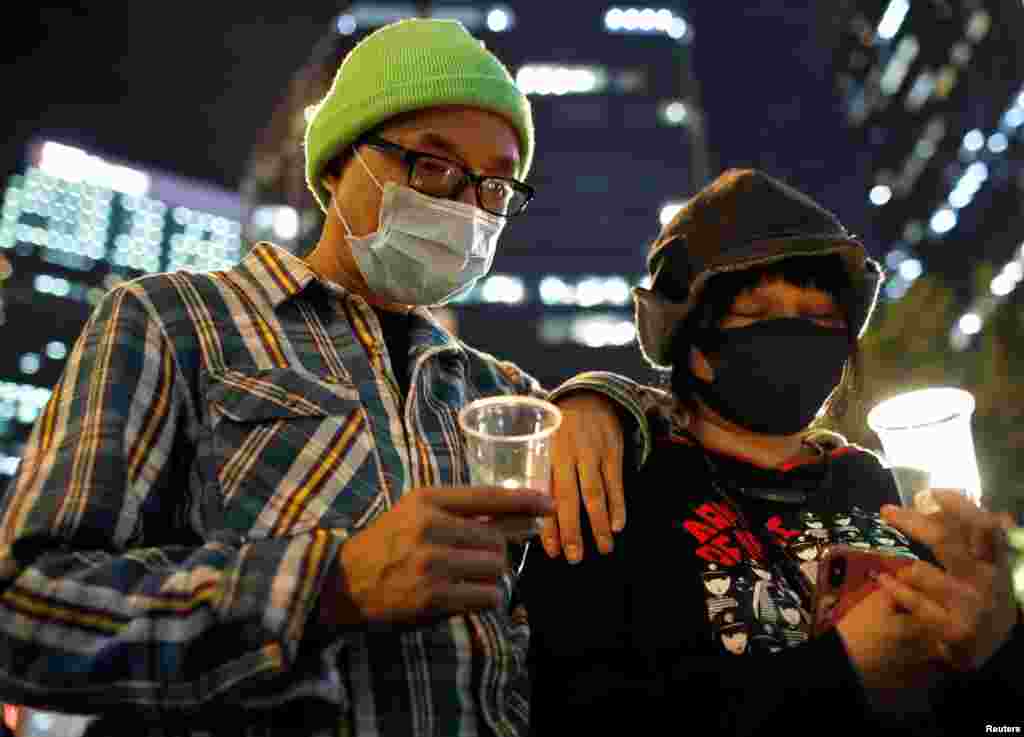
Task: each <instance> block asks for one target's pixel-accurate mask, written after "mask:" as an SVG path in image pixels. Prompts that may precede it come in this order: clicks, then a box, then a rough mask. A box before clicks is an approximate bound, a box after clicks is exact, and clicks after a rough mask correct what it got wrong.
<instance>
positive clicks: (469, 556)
mask: <svg viewBox="0 0 1024 737" xmlns="http://www.w3.org/2000/svg"><path fill="white" fill-rule="evenodd" d="M507 571H508V561H507V560H506V559H505V556H504V555H498V554H495V553H489V552H483V551H475V550H474V551H470V550H459V549H454V548H449V549H447V550H444V549H442V551H440V552H439V554H438V555H437V558H436V563H435V564H434V567H433V571H432V572H433V573H434V575H435V576H437V577H438V578H442V579H445V580H447V581H455V582H458V581H474V582H476V583H496V582H497V581H499V580H500V579H501V577H502V576H504V575H505V573H507Z"/></svg>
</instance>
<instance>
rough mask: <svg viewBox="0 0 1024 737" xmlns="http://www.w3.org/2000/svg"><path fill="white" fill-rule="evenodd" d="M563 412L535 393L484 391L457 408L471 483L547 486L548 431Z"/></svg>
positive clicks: (542, 488) (545, 489) (546, 488)
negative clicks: (490, 393)
mask: <svg viewBox="0 0 1024 737" xmlns="http://www.w3.org/2000/svg"><path fill="white" fill-rule="evenodd" d="M561 423H562V413H561V411H560V410H559V409H558V407H556V406H555V405H553V404H552V403H551V402H546V401H544V400H543V399H535V398H533V397H517V396H510V397H488V398H486V399H478V400H477V401H475V402H472V403H471V404H469V405H467V406H466V407H465V408H463V410H462V411H461V412H460V413H459V425H460V426H461V427H462V432H463V436H464V438H465V443H466V459H467V462H468V464H469V476H470V480H471V482H472V483H473V484H474V485H479V486H502V487H504V488H506V489H521V488H525V489H535V490H537V491H543V492H547V493H550V492H551V436H552V434H553V433H554V432H555V430H557V429H558V426H559V425H560V424H561Z"/></svg>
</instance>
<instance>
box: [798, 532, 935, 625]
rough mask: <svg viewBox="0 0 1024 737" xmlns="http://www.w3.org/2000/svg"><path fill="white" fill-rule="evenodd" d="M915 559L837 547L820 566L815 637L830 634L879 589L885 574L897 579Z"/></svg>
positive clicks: (874, 551)
mask: <svg viewBox="0 0 1024 737" xmlns="http://www.w3.org/2000/svg"><path fill="white" fill-rule="evenodd" d="M914 560H915V559H914V558H911V557H909V556H904V555H894V554H892V553H881V552H878V551H877V550H863V549H861V548H856V547H852V546H850V545H833V546H831V547H830V548H829V549H828V550H827V551H826V552H825V555H824V556H823V557H822V558H821V561H820V562H819V564H818V580H817V586H816V588H815V594H814V624H813V628H812V633H811V634H812V636H815V637H816V636H818V635H820V634H822V633H824V632H827V631H828V630H830V629H831V628H832V627H835V625H836V624H837V623H838V622H839V620H841V619H842V618H843V617H844V616H845V615H846V613H847V612H849V611H850V610H851V609H852V608H853V607H855V606H856V605H857V604H858V603H860V602H861V601H862V600H863V599H864V598H866V597H867V596H869V595H871V594H872V593H873V592H874V591H875V590H877V589H878V588H879V584H878V581H877V577H878V574H879V573H881V572H885V573H888V574H890V575H895V574H896V572H897V571H899V570H900V568H902V567H903V566H905V565H909V564H910V563H913V562H914Z"/></svg>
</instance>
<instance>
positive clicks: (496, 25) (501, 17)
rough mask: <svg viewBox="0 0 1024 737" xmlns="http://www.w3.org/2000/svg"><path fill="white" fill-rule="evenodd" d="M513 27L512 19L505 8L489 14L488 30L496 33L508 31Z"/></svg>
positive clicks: (491, 11) (496, 9)
mask: <svg viewBox="0 0 1024 737" xmlns="http://www.w3.org/2000/svg"><path fill="white" fill-rule="evenodd" d="M511 25H512V18H511V16H510V15H509V12H508V11H507V10H505V9H504V8H493V9H492V10H490V11H489V12H488V13H487V28H488V29H489V30H490V31H492V32H494V33H502V32H503V31H507V30H508V29H509V28H510V27H511Z"/></svg>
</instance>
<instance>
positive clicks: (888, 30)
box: [878, 0, 910, 41]
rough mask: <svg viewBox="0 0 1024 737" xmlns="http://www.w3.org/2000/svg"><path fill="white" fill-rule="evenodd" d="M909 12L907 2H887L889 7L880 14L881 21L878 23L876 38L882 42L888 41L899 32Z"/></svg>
mask: <svg viewBox="0 0 1024 737" xmlns="http://www.w3.org/2000/svg"><path fill="white" fill-rule="evenodd" d="M909 10H910V3H909V2H908V0H889V5H888V7H886V9H885V12H884V13H883V14H882V20H880V21H879V23H878V37H879V38H881V39H882V40H883V41H890V40H892V39H893V38H895V37H896V34H897V33H899V32H900V27H901V26H902V25H903V21H904V19H905V18H906V17H907V12H908V11H909Z"/></svg>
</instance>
